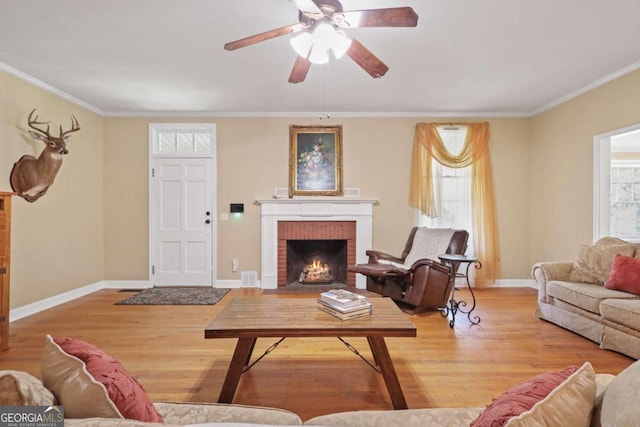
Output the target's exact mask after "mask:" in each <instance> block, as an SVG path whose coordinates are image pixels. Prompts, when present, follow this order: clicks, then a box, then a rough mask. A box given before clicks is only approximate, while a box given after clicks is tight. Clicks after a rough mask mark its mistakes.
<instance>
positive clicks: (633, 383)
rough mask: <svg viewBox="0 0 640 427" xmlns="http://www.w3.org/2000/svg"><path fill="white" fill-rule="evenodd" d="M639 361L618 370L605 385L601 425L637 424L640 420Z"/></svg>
mask: <svg viewBox="0 0 640 427" xmlns="http://www.w3.org/2000/svg"><path fill="white" fill-rule="evenodd" d="M638 384H640V362H634V363H633V364H632V365H631V366H629V367H628V368H627V369H625V370H624V371H622V372H620V373H619V374H618V375H617V376H616V377H615V378H614V379H613V380H612V381H611V382H610V383H609V385H608V386H607V390H606V391H605V392H604V397H603V399H602V408H601V412H600V420H599V421H600V423H601V425H603V426H637V425H638V420H640V406H638V401H640V387H638Z"/></svg>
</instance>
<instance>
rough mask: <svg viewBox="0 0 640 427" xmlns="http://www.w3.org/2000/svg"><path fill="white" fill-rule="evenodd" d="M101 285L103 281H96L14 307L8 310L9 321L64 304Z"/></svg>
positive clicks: (95, 289)
mask: <svg viewBox="0 0 640 427" xmlns="http://www.w3.org/2000/svg"><path fill="white" fill-rule="evenodd" d="M103 286H104V285H103V282H96V283H92V284H90V285H86V286H83V287H81V288H77V289H74V290H72V291H68V292H64V293H62V294H59V295H54V296H52V297H49V298H45V299H42V300H40V301H36V302H34V303H31V304H27V305H23V306H22V307H18V308H14V309H13V310H10V311H9V322H13V321H14V320H18V319H22V318H23V317H27V316H31V315H32V314H36V313H38V312H40V311H43V310H46V309H48V308H51V307H55V306H56V305H60V304H64V303H65V302H69V301H72V300H74V299H76V298H80V297H83V296H85V295H89V294H92V293H94V292H97V291H99V290H100V289H102V288H103Z"/></svg>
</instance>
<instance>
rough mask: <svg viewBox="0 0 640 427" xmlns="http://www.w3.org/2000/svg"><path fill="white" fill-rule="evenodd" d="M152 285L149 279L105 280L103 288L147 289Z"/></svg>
mask: <svg viewBox="0 0 640 427" xmlns="http://www.w3.org/2000/svg"><path fill="white" fill-rule="evenodd" d="M150 287H151V283H149V281H148V280H103V281H102V289H147V288H150Z"/></svg>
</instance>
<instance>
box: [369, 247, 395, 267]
mask: <svg viewBox="0 0 640 427" xmlns="http://www.w3.org/2000/svg"><path fill="white" fill-rule="evenodd" d="M365 253H366V254H367V256H368V257H369V264H372V263H377V262H378V261H379V260H381V259H384V260H387V261H393V262H397V263H399V264H402V263H403V262H404V260H403V259H402V258H398V257H397V256H394V255H390V254H387V253H384V252H380V251H374V250H371V249H369V250H367V251H366V252H365Z"/></svg>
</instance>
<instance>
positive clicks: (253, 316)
mask: <svg viewBox="0 0 640 427" xmlns="http://www.w3.org/2000/svg"><path fill="white" fill-rule="evenodd" d="M369 301H370V302H371V303H372V304H373V313H372V314H371V316H364V317H360V318H356V319H350V320H344V321H343V320H340V319H337V318H335V317H333V316H331V315H330V314H328V313H325V312H324V311H322V310H319V309H318V307H317V302H316V300H315V298H287V299H275V298H236V299H233V300H232V301H231V302H229V305H227V307H225V308H224V309H223V310H222V312H221V313H220V314H219V315H218V317H217V318H216V319H215V320H214V321H213V322H211V324H209V326H207V327H206V328H205V330H204V337H205V338H237V339H238V343H237V344H236V349H235V351H234V353H233V358H232V359H231V363H230V364H229V369H228V371H227V376H226V378H225V380H224V384H223V385H222V390H221V391H220V397H219V398H218V402H220V403H231V402H232V401H233V396H234V394H235V392H236V388H237V387H238V382H239V381H240V376H241V375H242V372H243V370H244V369H245V367H246V366H248V364H249V360H250V358H251V353H252V351H253V347H254V345H255V343H256V340H257V339H258V338H267V337H272V338H273V337H276V338H280V337H283V338H285V337H310V338H317V337H366V338H367V341H368V342H369V347H370V348H371V353H372V354H373V358H374V361H375V363H376V364H377V365H378V367H379V370H380V372H381V373H382V377H383V378H384V382H385V384H386V386H387V390H388V392H389V396H390V397H391V402H392V404H393V407H394V408H395V409H407V402H406V400H405V398H404V394H403V393H402V388H400V382H399V381H398V376H397V375H396V370H395V368H394V367H393V363H392V362H391V357H390V356H389V350H388V349H387V345H386V343H385V341H384V338H385V337H415V336H416V326H415V325H414V324H413V323H412V322H411V321H410V320H409V319H408V318H407V315H406V314H404V313H403V312H402V311H401V310H400V309H399V308H398V307H397V306H396V305H395V304H394V303H393V301H391V299H389V298H370V299H369Z"/></svg>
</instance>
